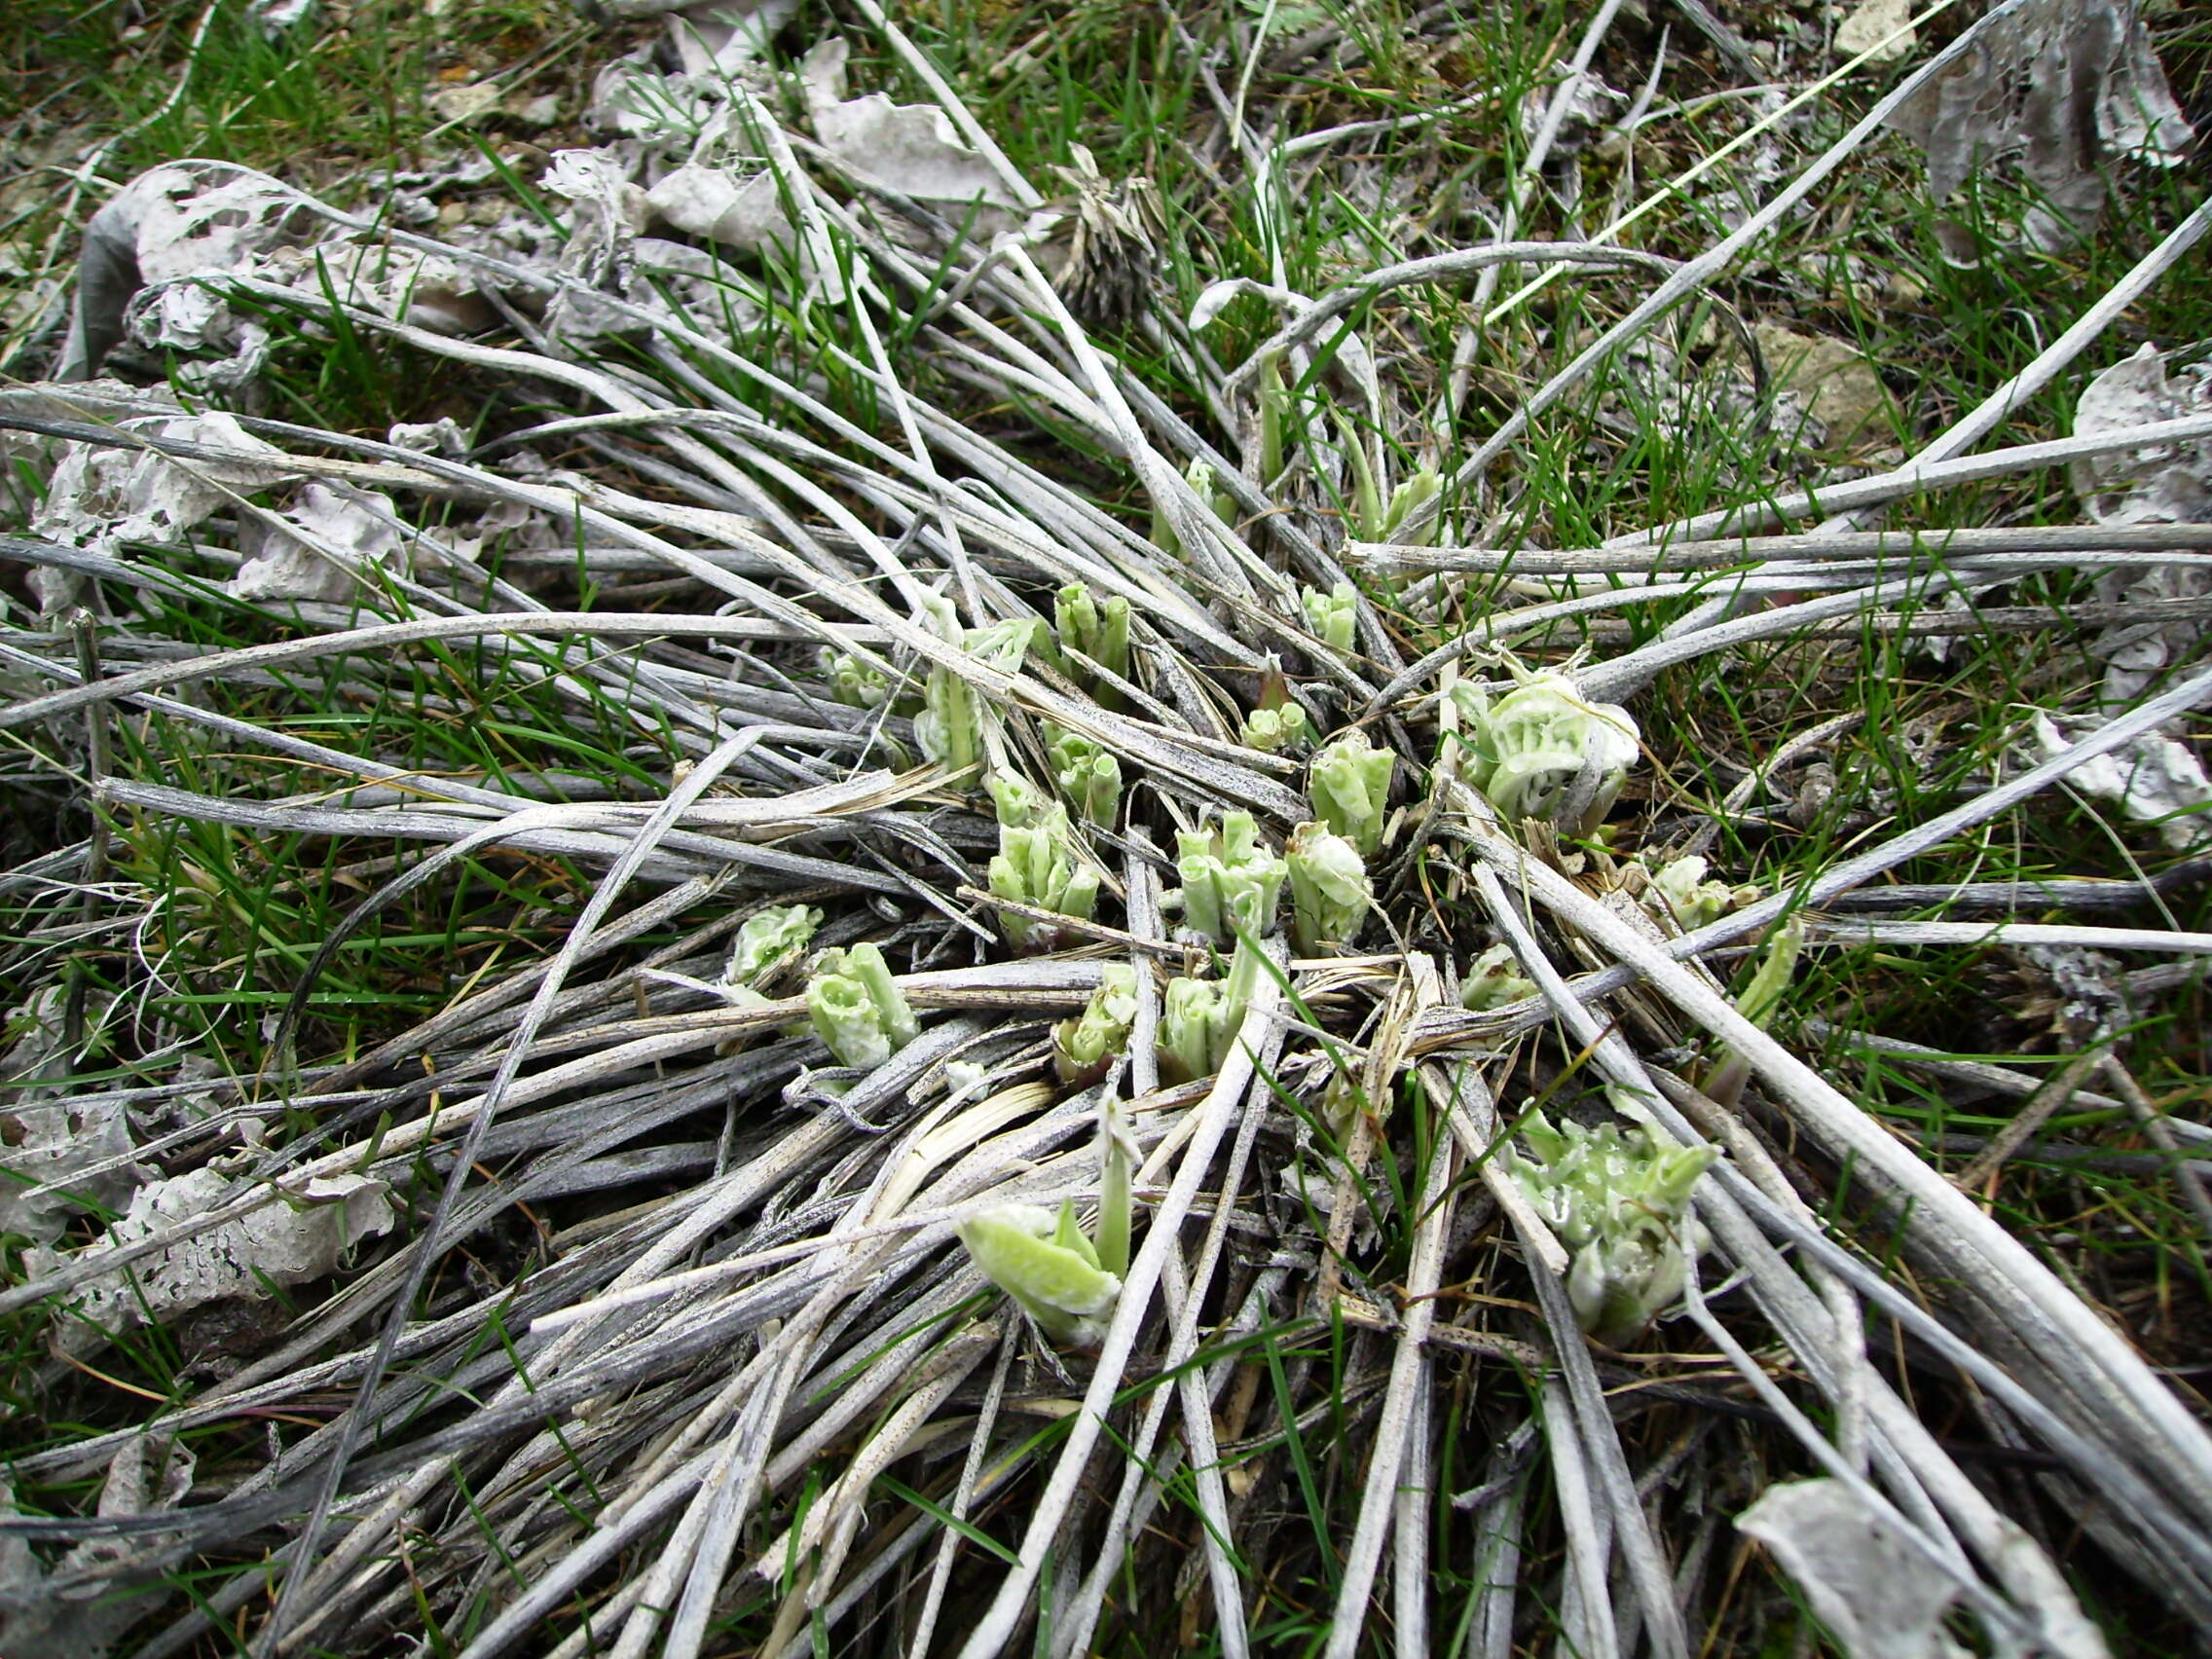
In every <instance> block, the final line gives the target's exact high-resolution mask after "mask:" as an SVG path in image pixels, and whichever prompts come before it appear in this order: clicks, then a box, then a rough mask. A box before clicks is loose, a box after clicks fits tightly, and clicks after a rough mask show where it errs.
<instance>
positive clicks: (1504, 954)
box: [1459, 944, 1536, 1014]
mask: <svg viewBox="0 0 2212 1659" xmlns="http://www.w3.org/2000/svg"><path fill="white" fill-rule="evenodd" d="M1535 994H1536V981H1535V980H1533V979H1531V978H1530V977H1527V976H1526V975H1524V974H1523V973H1522V972H1521V961H1520V958H1518V957H1516V956H1515V955H1514V954H1513V947H1512V946H1511V945H1510V944H1493V945H1492V946H1491V947H1490V948H1489V949H1488V950H1486V951H1484V952H1483V953H1482V954H1481V955H1480V956H1478V957H1476V958H1475V959H1474V961H1472V962H1470V963H1469V964H1468V965H1467V972H1466V976H1465V977H1463V978H1461V979H1460V981H1459V1006H1460V1007H1461V1008H1463V1009H1465V1010H1466V1011H1467V1012H1468V1013H1469V1014H1488V1013H1490V1011H1491V1010H1492V1009H1495V1008H1503V1007H1505V1006H1506V1004H1508V1003H1517V1002H1519V1001H1520V1000H1521V999H1522V998H1523V997H1532V996H1534V995H1535Z"/></svg>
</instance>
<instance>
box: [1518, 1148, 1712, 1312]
mask: <svg viewBox="0 0 2212 1659" xmlns="http://www.w3.org/2000/svg"><path fill="white" fill-rule="evenodd" d="M1521 1136H1522V1139H1523V1140H1525V1141H1527V1142H1528V1144H1529V1147H1530V1151H1531V1152H1532V1153H1533V1154H1534V1156H1533V1157H1526V1156H1523V1155H1522V1154H1520V1153H1518V1152H1516V1153H1515V1154H1514V1157H1513V1175H1514V1178H1515V1179H1516V1180H1517V1181H1519V1182H1520V1184H1521V1190H1522V1191H1523V1192H1525V1193H1526V1194H1528V1196H1529V1201H1530V1203H1531V1204H1532V1205H1534V1206H1535V1209H1536V1213H1537V1214H1538V1215H1540V1216H1542V1217H1543V1219H1544V1221H1545V1222H1546V1223H1547V1224H1549V1226H1550V1227H1551V1229H1552V1231H1553V1232H1555V1233H1557V1234H1558V1235H1559V1238H1560V1242H1561V1243H1563V1244H1565V1245H1566V1246H1567V1250H1568V1252H1569V1255H1570V1257H1571V1261H1570V1264H1569V1266H1568V1268H1567V1300H1568V1301H1569V1302H1571V1303H1572V1304H1573V1305H1574V1316H1575V1318H1576V1319H1577V1320H1578V1321H1580V1323H1581V1326H1582V1328H1583V1329H1584V1330H1585V1331H1587V1332H1589V1333H1590V1334H1591V1335H1592V1336H1594V1337H1596V1338H1597V1339H1598V1340H1599V1341H1600V1342H1602V1343H1605V1344H1607V1345H1609V1346H1613V1347H1620V1346H1625V1345H1626V1344H1628V1343H1631V1342H1633V1341H1635V1340H1636V1337H1637V1336H1638V1334H1639V1333H1640V1332H1641V1331H1642V1329H1643V1327H1644V1326H1646V1325H1648V1324H1649V1323H1650V1322H1651V1319H1652V1316H1653V1315H1654V1314H1656V1313H1657V1312H1658V1311H1659V1310H1660V1309H1662V1308H1665V1307H1666V1306H1667V1305H1668V1304H1669V1303H1671V1302H1673V1301H1674V1300H1675V1298H1676V1297H1677V1296H1679V1295H1680V1294H1681V1293H1682V1280H1683V1277H1684V1274H1685V1272H1686V1267H1685V1264H1686V1263H1687V1262H1688V1261H1689V1260H1690V1259H1691V1258H1693V1257H1695V1256H1698V1255H1702V1254H1703V1253H1704V1251H1705V1247H1706V1238H1705V1231H1704V1229H1703V1228H1701V1227H1700V1226H1699V1225H1698V1223H1697V1220H1696V1218H1695V1217H1694V1216H1692V1215H1691V1213H1690V1192H1691V1190H1692V1189H1693V1188H1695V1187H1696V1185H1697V1181H1698V1177H1699V1176H1700V1175H1703V1174H1704V1173H1705V1170H1706V1166H1707V1165H1708V1164H1710V1163H1711V1162H1712V1161H1713V1159H1714V1153H1713V1149H1712V1148H1710V1147H1686V1146H1674V1145H1671V1144H1667V1143H1664V1142H1662V1141H1660V1140H1658V1139H1657V1138H1656V1137H1654V1136H1653V1134H1652V1133H1651V1131H1650V1129H1649V1128H1648V1127H1646V1126H1645V1125H1644V1124H1630V1125H1629V1126H1628V1127H1627V1128H1626V1129H1623V1128H1621V1127H1620V1126H1619V1125H1617V1124H1601V1125H1600V1126H1599V1127H1597V1128H1595V1129H1590V1128H1585V1127H1584V1126H1583V1125H1582V1124H1576V1123H1572V1122H1569V1123H1567V1124H1563V1125H1562V1126H1560V1127H1558V1128H1554V1127H1553V1126H1552V1125H1551V1124H1549V1123H1547V1122H1546V1121H1545V1120H1544V1117H1543V1114H1541V1113H1535V1114H1532V1115H1531V1116H1530V1118H1529V1119H1528V1120H1527V1121H1526V1122H1524V1123H1523V1124H1522V1125H1521Z"/></svg>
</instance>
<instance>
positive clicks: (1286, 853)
mask: <svg viewBox="0 0 2212 1659" xmlns="http://www.w3.org/2000/svg"><path fill="white" fill-rule="evenodd" d="M1283 863H1284V864H1285V865H1287V866H1289V868H1290V908H1291V926H1290V939H1291V943H1292V944H1293V945H1294V946H1295V947H1296V948H1297V950H1298V953H1299V954H1300V955H1301V956H1326V955H1328V954H1329V953H1331V952H1332V951H1334V950H1336V949H1337V948H1338V947H1339V946H1340V945H1344V944H1347V943H1349V942H1350V941H1351V940H1352V939H1354V938H1355V937H1356V936H1357V935H1358V933H1359V929H1360V925H1361V924H1362V923H1363V922H1365V921H1366V920H1367V913H1368V911H1369V910H1371V909H1373V908H1374V907H1375V887H1374V884H1373V883H1372V882H1371V881H1369V880H1368V876H1367V864H1366V861H1365V860H1363V859H1362V858H1361V857H1360V856H1359V849H1358V848H1357V847H1355V846H1353V845H1352V843H1351V842H1350V841H1349V840H1347V839H1346V838H1345V837H1344V836H1342V835H1340V834H1338V833H1337V832H1336V831H1335V830H1330V829H1328V828H1326V827H1325V826H1322V825H1319V824H1301V825H1300V826H1299V827H1298V828H1297V830H1294V831H1293V832H1292V834H1291V837H1290V844H1289V845H1288V846H1287V847H1285V848H1284V849H1283Z"/></svg>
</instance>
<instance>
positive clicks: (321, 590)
mask: <svg viewBox="0 0 2212 1659" xmlns="http://www.w3.org/2000/svg"><path fill="white" fill-rule="evenodd" d="M395 512H396V509H395V508H394V507H393V505H392V502H391V499H390V498H389V497H387V496H380V495H378V494H377V493H376V492H375V491H373V490H357V489H354V488H353V487H352V486H350V485H348V484H326V483H324V482H323V481H322V480H320V479H313V480H311V481H309V483H307V484H306V485H305V486H303V487H302V488H301V490H300V493H299V495H298V496H297V497H295V498H293V500H292V503H291V505H290V506H288V507H286V508H285V509H284V510H283V512H282V513H280V514H279V515H278V517H279V518H280V519H281V520H282V521H283V522H284V523H287V524H292V525H296V526H298V527H299V529H300V531H301V532H302V535H288V534H286V533H285V532H284V531H282V530H279V529H277V528H276V527H275V526H272V525H266V524H264V525H260V526H258V527H257V528H258V529H259V533H260V534H259V535H258V537H256V538H255V539H257V540H258V542H259V545H258V546H257V547H255V548H254V550H253V552H252V553H251V555H250V556H249V557H248V558H247V559H246V562H245V563H244V564H243V565H241V566H240V567H239V573H238V574H237V575H235V576H233V577H232V578H231V579H230V581H229V582H228V583H226V584H225V586H226V587H227V588H228V590H229V591H230V592H231V593H232V594H233V595H235V596H236V597H238V598H240V599H256V600H262V599H277V600H286V599H308V600H330V601H342V600H345V599H349V598H350V597H351V596H352V594H353V591H354V587H355V583H356V573H357V574H358V575H360V576H366V575H367V574H369V573H370V572H371V571H374V570H376V569H378V568H380V567H382V566H386V565H392V564H396V563H398V562H399V561H400V560H401V559H402V557H403V556H404V554H405V551H406V543H405V542H404V541H402V539H401V538H400V535H399V532H398V531H397V530H396V529H395V528H394V527H393V519H394V514H395ZM240 539H241V542H243V541H244V540H245V539H246V536H245V535H244V532H243V528H242V527H241V536H240ZM333 553H335V554H338V555H341V556H342V558H343V559H344V560H345V561H346V562H349V563H350V564H351V565H352V567H353V569H352V570H349V569H348V568H347V563H341V562H340V560H338V559H333V558H332V557H331V556H330V555H331V554H333Z"/></svg>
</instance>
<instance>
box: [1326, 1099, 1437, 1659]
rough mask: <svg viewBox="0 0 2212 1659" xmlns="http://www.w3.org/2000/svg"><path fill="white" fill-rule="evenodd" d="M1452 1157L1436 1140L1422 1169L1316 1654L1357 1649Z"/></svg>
mask: <svg viewBox="0 0 2212 1659" xmlns="http://www.w3.org/2000/svg"><path fill="white" fill-rule="evenodd" d="M1452 1154H1453V1148H1452V1144H1451V1142H1450V1141H1449V1140H1448V1139H1444V1138H1441V1137H1440V1138H1439V1139H1438V1140H1437V1142H1436V1143H1435V1145H1433V1146H1432V1147H1431V1148H1430V1149H1429V1158H1428V1168H1427V1170H1426V1171H1425V1173H1424V1174H1423V1176H1422V1178H1421V1184H1420V1208H1419V1211H1418V1212H1417V1218H1416V1220H1415V1223H1414V1247H1413V1256H1412V1260H1411V1261H1410V1262H1409V1263H1408V1265H1407V1269H1406V1313H1405V1324H1404V1326H1403V1328H1402V1329H1401V1330H1400V1331H1399V1333H1398V1341H1397V1346H1396V1351H1395V1352H1393V1354H1392V1355H1391V1358H1390V1381H1389V1383H1387V1384H1386V1385H1385V1386H1384V1389H1383V1413H1382V1417H1381V1418H1380V1419H1379V1420H1378V1421H1377V1423H1376V1428H1375V1439H1374V1443H1373V1450H1372V1451H1371V1452H1370V1453H1369V1455H1368V1464H1367V1479H1366V1481H1365V1482H1364V1484H1363V1485H1362V1486H1361V1489H1360V1498H1359V1517H1358V1519H1357V1520H1356V1521H1355V1522H1354V1523H1353V1524H1352V1531H1351V1543H1350V1544H1349V1546H1347V1548H1346V1551H1345V1562H1344V1567H1343V1576H1342V1577H1341V1578H1340V1579H1339V1580H1338V1585H1337V1605H1336V1611H1335V1612H1334V1614H1332V1615H1331V1617H1330V1620H1329V1640H1328V1644H1327V1646H1326V1647H1324V1648H1323V1650H1322V1651H1323V1652H1324V1653H1325V1654H1326V1655H1327V1659H1351V1656H1352V1655H1353V1654H1354V1653H1355V1652H1356V1651H1357V1650H1358V1648H1359V1642H1360V1638H1361V1636H1362V1635H1364V1634H1365V1632H1366V1630H1367V1614H1368V1598H1369V1595H1370V1594H1371V1593H1372V1592H1373V1590H1374V1588H1375V1575H1376V1571H1377V1569H1378V1567H1380V1566H1381V1565H1382V1560H1383V1540H1384V1537H1385V1535H1386V1534H1387V1533H1388V1531H1389V1529H1390V1524H1391V1522H1392V1520H1393V1519H1394V1518H1395V1516H1396V1511H1397V1507H1398V1480H1399V1475H1400V1473H1401V1471H1403V1470H1404V1468H1405V1466H1406V1463H1407V1461H1408V1458H1409V1456H1411V1453H1410V1451H1409V1445H1410V1437H1411V1435H1412V1433H1413V1430H1414V1425H1415V1419H1416V1418H1417V1417H1418V1416H1419V1412H1418V1410H1417V1405H1418V1402H1417V1400H1416V1393H1417V1390H1419V1387H1420V1385H1421V1383H1423V1381H1424V1377H1425V1370H1426V1366H1425V1362H1424V1360H1423V1358H1422V1353H1421V1345H1422V1344H1423V1343H1425V1342H1426V1341H1427V1340H1428V1332H1429V1327H1430V1326H1431V1325H1432V1324H1433V1323H1434V1322H1435V1318H1436V1301H1435V1297H1436V1290H1437V1287H1438V1285H1439V1284H1440V1283H1441V1282H1442V1280H1443V1269H1444V1237H1445V1234H1446V1232H1447V1230H1448V1229H1449V1228H1450V1226H1451V1220H1452V1205H1451V1203H1450V1201H1449V1198H1448V1195H1449V1193H1450V1191H1451V1186H1452V1177H1453V1175H1454V1173H1455V1170H1454V1159H1453V1155H1452ZM1422 1553H1423V1555H1424V1556H1425V1553H1426V1552H1422ZM1423 1565H1424V1569H1425V1562H1424V1564H1423ZM1410 1637H1411V1633H1409V1632H1405V1631H1401V1632H1399V1638H1400V1644H1401V1645H1400V1651H1401V1652H1404V1651H1408V1649H1407V1647H1406V1646H1405V1643H1406V1641H1408V1640H1410Z"/></svg>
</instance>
